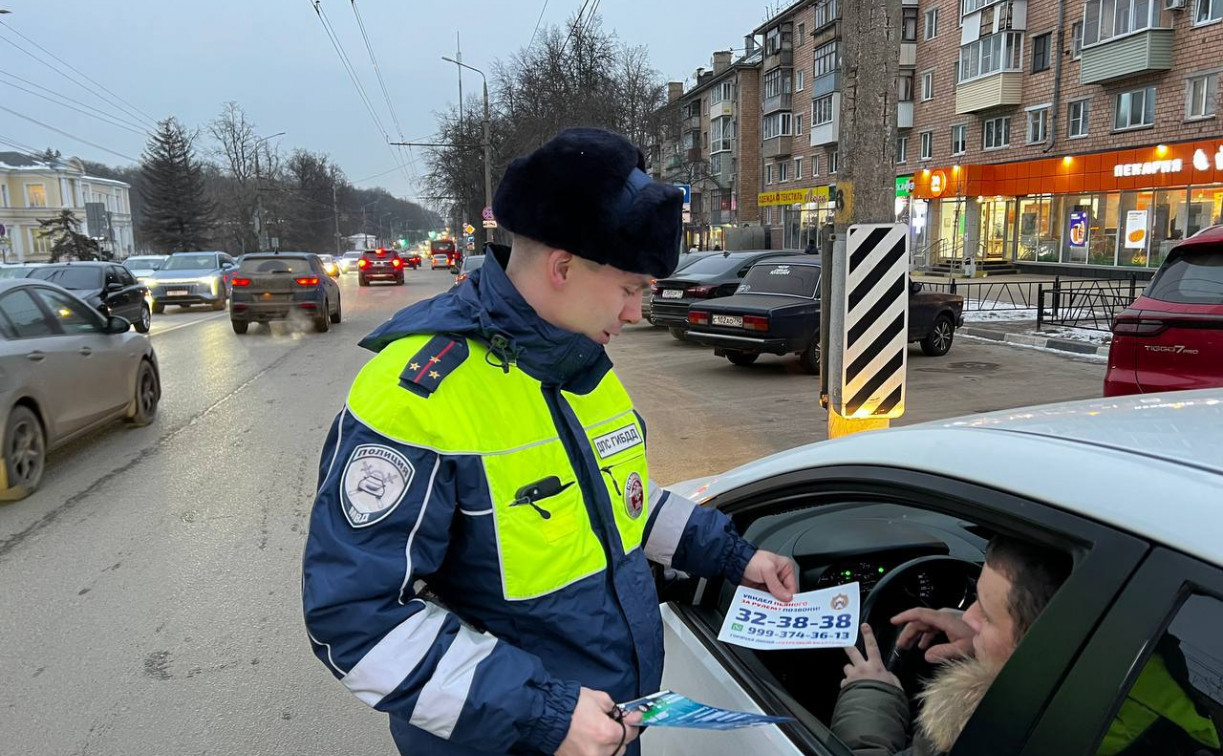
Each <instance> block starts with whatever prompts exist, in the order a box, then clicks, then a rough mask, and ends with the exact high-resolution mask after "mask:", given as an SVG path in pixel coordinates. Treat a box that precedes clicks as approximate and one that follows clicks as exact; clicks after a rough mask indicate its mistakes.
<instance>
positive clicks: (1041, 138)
mask: <svg viewBox="0 0 1223 756" xmlns="http://www.w3.org/2000/svg"><path fill="white" fill-rule="evenodd" d="M1048 138H1049V106H1047V105H1045V106H1042V107H1039V108H1035V109H1033V110H1029V111H1028V144H1043V143H1044V142H1046V141H1047V140H1048Z"/></svg>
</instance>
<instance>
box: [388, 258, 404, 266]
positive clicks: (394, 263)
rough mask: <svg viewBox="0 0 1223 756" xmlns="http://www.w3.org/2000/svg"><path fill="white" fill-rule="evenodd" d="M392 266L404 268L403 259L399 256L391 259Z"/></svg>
mask: <svg viewBox="0 0 1223 756" xmlns="http://www.w3.org/2000/svg"><path fill="white" fill-rule="evenodd" d="M391 267H392V268H402V267H403V260H400V259H399V258H398V257H396V258H395V259H394V260H391Z"/></svg>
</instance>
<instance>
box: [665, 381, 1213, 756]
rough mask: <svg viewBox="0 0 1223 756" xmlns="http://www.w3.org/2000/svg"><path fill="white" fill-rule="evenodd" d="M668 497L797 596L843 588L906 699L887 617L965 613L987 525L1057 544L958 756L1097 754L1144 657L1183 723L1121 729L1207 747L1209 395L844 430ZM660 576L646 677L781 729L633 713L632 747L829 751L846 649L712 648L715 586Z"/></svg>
mask: <svg viewBox="0 0 1223 756" xmlns="http://www.w3.org/2000/svg"><path fill="white" fill-rule="evenodd" d="M671 491H672V492H673V493H678V494H680V495H685V496H688V497H689V498H691V499H694V500H695V501H698V502H700V503H702V504H703V505H706V506H715V507H718V508H719V509H721V510H722V511H724V512H726V513H727V514H729V515H730V516H731V518H732V519H733V520H734V521H735V523H736V525H737V527H738V528H739V531H740V532H741V533H743V534H744V536H745V537H746V538H747V539H748V540H750V541H752V542H753V543H755V544H756V545H758V546H760V547H761V548H765V549H768V550H771V551H775V552H779V553H782V554H785V555H788V556H790V557H792V558H793V559H794V560H795V562H796V563H797V566H798V574H799V583H800V589H801V590H804V591H807V590H812V589H817V588H824V587H829V586H832V585H838V584H842V583H848V582H854V581H856V582H858V583H859V584H860V586H861V589H862V616H863V619H864V620H865V621H867V622H869V623H870V624H871V626H872V627H873V628H874V630H875V633H876V636H877V638H878V641H879V643H880V648H881V652H882V655H883V658H885V659H889V660H890V664H889V667H890V668H891V669H893V671H894V672H896V673H897V674H898V675H899V676H900V678H901V680H902V681H903V682H904V683H905V686H906V691H907V692H908V693H909V694H910V695H912V694H914V693H916V692H917V691H918V690H920V687H921V684H922V681H923V680H924V679H925V678H926V677H928V674H929V672H930V671H931V667H929V665H927V664H926V662H925V660H924V659H922V658H921V654H920V652H919V653H918V654H916V658H913V657H914V654H913V653H912V652H901V653H898V654H897V655H896V656H892V655H891V651H892V649H893V647H894V646H895V640H896V629H895V628H894V627H892V625H891V624H890V622H889V621H888V620H889V618H890V617H892V616H894V615H895V614H896V613H897V612H899V611H901V610H904V609H907V608H910V607H912V606H916V605H924V606H928V607H934V608H942V607H958V608H961V609H963V608H965V607H966V606H968V605H969V604H970V603H971V602H972V601H974V600H975V595H976V576H977V575H978V573H979V571H980V568H981V565H982V563H983V559H984V557H983V551H984V548H985V546H986V544H987V542H988V540H989V538H990V537H991V536H993V535H995V534H1005V535H1009V536H1011V537H1013V538H1018V539H1021V540H1028V541H1034V542H1039V543H1041V544H1042V545H1044V546H1046V547H1052V548H1054V549H1058V550H1063V551H1064V553H1066V554H1067V555H1068V556H1070V557H1072V559H1073V564H1074V568H1073V571H1072V572H1071V574H1070V576H1069V578H1068V579H1067V580H1066V582H1065V583H1064V584H1063V585H1062V586H1061V588H1060V589H1059V590H1058V592H1057V593H1056V594H1055V595H1054V596H1053V598H1052V600H1051V601H1050V603H1049V604H1048V606H1047V607H1046V609H1045V610H1044V612H1043V613H1042V614H1041V615H1040V617H1039V618H1038V619H1037V620H1036V622H1035V624H1034V625H1033V626H1032V628H1031V630H1030V631H1029V632H1028V633H1027V635H1026V636H1024V638H1023V640H1022V642H1021V643H1020V644H1019V646H1018V648H1017V649H1016V651H1015V653H1014V655H1013V656H1012V657H1011V658H1010V661H1009V662H1008V663H1007V664H1006V666H1005V667H1004V668H1003V669H1002V671H1001V673H1000V674H999V676H998V677H997V679H996V680H995V681H994V683H993V685H992V686H991V687H990V689H989V691H988V693H987V694H986V696H985V698H984V700H983V701H982V702H981V704H980V706H978V708H977V709H976V711H975V713H974V714H973V716H972V718H971V719H970V720H969V721H968V723H967V726H966V727H965V729H964V730H963V731H962V733H961V735H960V737H959V740H958V741H957V743H956V746H955V748H954V750H953V751H952V753H953V754H955V755H957V756H958V755H961V754H981V755H982V756H984V755H986V754H988V755H989V756H1004V755H1007V754H1016V755H1017V754H1025V755H1030V756H1037V755H1040V756H1045V755H1049V754H1059V755H1060V754H1096V753H1097V752H1098V750H1099V748H1100V745H1101V741H1102V739H1103V738H1104V735H1105V733H1106V732H1107V731H1108V730H1109V728H1110V726H1112V723H1113V721H1114V717H1116V716H1117V712H1118V707H1119V706H1121V704H1122V703H1123V701H1125V702H1126V703H1130V704H1131V705H1132V701H1130V700H1127V693H1129V692H1130V691H1131V687H1132V686H1133V684H1134V681H1135V680H1136V679H1137V677H1138V676H1139V674H1140V672H1145V671H1146V669H1147V666H1148V665H1150V666H1151V668H1152V669H1154V668H1155V667H1157V666H1159V665H1160V664H1162V667H1163V668H1166V674H1165V679H1164V681H1163V683H1162V684H1163V686H1164V687H1163V688H1162V690H1163V691H1165V692H1166V691H1168V690H1169V689H1170V690H1172V691H1175V692H1176V696H1177V697H1178V698H1177V700H1178V701H1180V702H1181V703H1183V704H1184V706H1183V707H1182V711H1181V715H1180V716H1181V717H1182V719H1184V718H1186V717H1188V718H1191V719H1193V720H1194V721H1196V722H1198V723H1199V728H1198V730H1197V732H1196V736H1195V737H1196V738H1197V739H1196V740H1193V739H1192V738H1190V739H1189V740H1186V741H1185V742H1187V743H1188V744H1189V745H1188V748H1187V750H1184V748H1185V746H1184V745H1183V744H1182V746H1176V747H1174V743H1175V741H1177V740H1178V739H1180V740H1185V738H1187V737H1189V736H1188V734H1187V733H1186V732H1185V731H1182V730H1181V729H1179V727H1178V725H1177V724H1176V723H1174V722H1171V721H1169V720H1168V719H1166V718H1161V716H1160V715H1159V714H1158V713H1156V714H1155V715H1154V716H1151V717H1146V715H1145V714H1144V715H1143V716H1144V717H1146V718H1145V719H1143V722H1144V724H1143V725H1141V726H1142V727H1147V726H1151V727H1154V726H1157V725H1158V726H1162V727H1164V730H1162V731H1161V733H1162V735H1161V738H1165V739H1163V740H1161V741H1160V742H1161V744H1163V743H1165V742H1166V743H1167V744H1168V746H1167V749H1161V750H1159V751H1158V753H1160V754H1164V753H1168V754H1182V753H1185V754H1216V755H1217V754H1219V753H1220V748H1219V735H1220V734H1221V733H1223V632H1220V628H1221V627H1223V390H1207V391H1199V392H1184V393H1171V394H1166V395H1145V396H1138V397H1122V398H1116V399H1097V400H1092V401H1085V402H1075V403H1066V404H1055V405H1048V406H1042V407H1035V408H1031V409H1020V410H1012V411H1005V412H997V413H992V414H986V415H979V416H974V417H968V418H963V419H958V420H950V421H945V422H939V423H933V424H924V425H917V426H910V427H905V428H899V429H894V430H888V431H877V432H871V433H864V434H859V435H855V436H852V437H849V438H845V439H841V440H837V441H830V442H824V443H818V444H814V445H812V446H807V447H803V448H799V449H795V450H793V451H789V452H785V453H782V454H778V455H775V456H772V457H768V458H766V459H762V460H759V461H757V462H753V463H751V464H748V465H745V466H743V467H740V468H738V469H736V470H733V471H731V472H729V473H726V474H725V475H721V476H718V477H715V478H711V479H706V480H699V481H692V482H689V483H685V484H681V485H678V486H673V487H671ZM659 584H660V593H661V598H662V600H663V601H664V605H663V607H662V611H663V619H664V623H663V624H664V631H665V643H666V653H667V662H666V667H665V672H664V678H663V686H664V688H667V689H670V690H674V691H675V692H677V693H681V694H684V695H687V696H689V697H691V698H695V699H697V700H699V701H702V702H704V703H708V704H712V705H716V706H722V707H725V708H729V709H735V710H742V711H752V712H757V713H766V714H772V715H784V716H789V717H792V718H793V719H794V722H793V723H788V724H782V725H769V726H766V727H760V728H755V729H746V730H737V731H733V732H718V733H705V732H693V731H682V730H673V729H665V728H653V729H650V730H647V731H646V732H645V733H644V734H643V735H642V742H643V749H644V751H645V752H647V753H665V754H668V756H682V755H683V754H691V755H692V756H720V755H721V754H727V755H729V754H736V755H738V754H752V756H768V755H770V754H841V755H842V756H844V755H845V754H848V753H849V752H848V751H847V750H845V748H844V745H843V744H841V743H840V742H839V741H838V740H837V739H836V737H835V736H834V735H833V734H832V733H831V732H830V730H829V728H828V723H829V721H830V717H831V714H832V711H833V707H834V705H835V703H836V699H837V694H838V692H839V686H840V683H841V680H842V678H843V673H842V667H843V666H844V665H845V663H846V661H847V659H846V657H845V653H844V652H843V651H842V650H841V649H838V648H833V649H820V650H781V651H752V650H748V649H745V648H741V647H738V646H729V645H726V644H724V643H721V642H719V641H718V640H717V636H718V631H719V628H720V627H721V624H722V620H723V616H724V614H725V613H726V610H727V606H728V603H729V601H730V598H731V596H732V594H733V590H732V588H731V587H730V586H729V585H726V584H723V583H722V582H720V581H707V580H696V579H693V578H688V577H686V576H683V575H682V574H676V573H674V572H673V571H667V572H666V573H664V574H662V575H660V580H659ZM1157 657H1158V658H1157ZM1160 672H1161V673H1164V670H1163V669H1161V670H1160ZM1135 695H1137V694H1135ZM1129 711H1130V712H1131V713H1132V711H1133V709H1132V708H1131V709H1130V710H1129ZM1130 726H1131V727H1133V726H1135V725H1132V723H1131V725H1130ZM1139 731H1141V730H1139ZM1178 749H1182V750H1178ZM1114 752H1115V751H1114ZM1129 752H1130V751H1126V753H1129ZM1136 752H1141V753H1143V754H1147V753H1155V751H1150V750H1141V749H1139V751H1136Z"/></svg>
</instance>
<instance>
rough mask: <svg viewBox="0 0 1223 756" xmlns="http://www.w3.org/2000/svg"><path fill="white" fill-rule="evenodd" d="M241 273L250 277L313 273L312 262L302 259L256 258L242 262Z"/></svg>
mask: <svg viewBox="0 0 1223 756" xmlns="http://www.w3.org/2000/svg"><path fill="white" fill-rule="evenodd" d="M238 270H239V272H241V273H244V274H246V275H249V276H264V275H270V274H274V273H294V274H297V273H313V272H314V271H313V269H312V268H311V267H310V261H309V260H306V259H305V258H302V257H255V258H247V259H245V260H243V261H242V267H241V268H239V269H238Z"/></svg>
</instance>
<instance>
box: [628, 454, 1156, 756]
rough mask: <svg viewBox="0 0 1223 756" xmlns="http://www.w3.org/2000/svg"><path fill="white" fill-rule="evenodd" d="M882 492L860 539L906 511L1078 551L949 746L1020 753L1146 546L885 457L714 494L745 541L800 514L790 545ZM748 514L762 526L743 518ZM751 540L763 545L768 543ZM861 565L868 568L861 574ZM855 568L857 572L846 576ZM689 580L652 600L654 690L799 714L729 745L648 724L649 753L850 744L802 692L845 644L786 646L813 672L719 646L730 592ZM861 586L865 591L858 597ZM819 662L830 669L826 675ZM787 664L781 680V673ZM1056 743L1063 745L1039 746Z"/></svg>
mask: <svg viewBox="0 0 1223 756" xmlns="http://www.w3.org/2000/svg"><path fill="white" fill-rule="evenodd" d="M885 502H886V503H890V504H891V506H894V507H896V508H898V509H900V510H901V511H902V513H901V514H892V515H888V516H886V517H885V516H882V515H880V516H877V517H873V519H872V522H877V523H886V526H884V525H880V526H879V529H878V530H873V531H872V530H869V527H873V526H863V527H866V528H868V529H867V530H865V531H863V532H864V533H866V534H867V536H866V537H867V539H868V540H870V539H884V540H886V538H887V537H888V534H889V532H890V530H891V529H892V528H899V527H908V523H910V522H914V521H915V520H916V515H918V514H921V515H923V516H926V515H927V513H928V514H929V516H944V517H948V518H962V520H963V521H965V522H967V523H969V524H970V525H971V527H970V528H969V532H973V533H975V532H998V531H1001V532H1013V533H1015V534H1022V535H1023V536H1025V537H1027V538H1029V539H1031V540H1034V541H1039V542H1041V543H1045V544H1050V545H1057V546H1063V547H1064V548H1066V549H1067V550H1068V551H1070V550H1074V549H1079V550H1081V552H1082V553H1080V554H1078V555H1077V556H1076V566H1075V569H1074V572H1073V573H1072V574H1071V576H1070V578H1069V579H1068V580H1067V581H1066V583H1065V584H1063V586H1062V588H1061V589H1060V590H1059V591H1058V593H1057V595H1056V596H1054V598H1053V600H1052V601H1051V602H1050V604H1049V606H1048V607H1047V608H1046V609H1045V611H1044V612H1043V613H1042V615H1041V617H1040V618H1039V619H1038V620H1037V622H1036V623H1035V624H1034V625H1033V627H1032V629H1031V630H1030V631H1029V632H1028V634H1027V635H1026V636H1025V638H1024V640H1023V642H1022V643H1021V644H1020V646H1019V647H1018V648H1017V649H1016V651H1015V654H1014V656H1012V658H1011V661H1010V662H1008V664H1007V665H1006V666H1005V667H1004V668H1003V670H1002V672H1001V673H1000V674H999V675H998V677H997V679H996V681H995V683H994V684H993V685H992V686H991V687H990V689H989V692H988V693H987V694H986V696H985V698H984V700H983V701H982V702H981V704H980V706H979V707H978V708H977V710H976V713H975V714H974V716H973V717H972V718H971V719H970V720H969V722H968V725H967V727H966V728H965V729H964V731H963V734H962V735H961V737H960V740H959V742H957V744H956V747H955V749H954V750H953V751H952V753H953V754H990V756H1004V755H1005V754H1018V753H1020V749H1021V748H1022V746H1023V742H1024V739H1025V736H1026V734H1027V732H1028V730H1029V728H1030V726H1031V725H1032V723H1033V721H1034V720H1035V719H1036V718H1037V717H1038V716H1039V715H1040V714H1041V712H1042V711H1043V710H1044V709H1045V704H1046V702H1047V700H1048V699H1049V697H1050V696H1051V695H1053V693H1054V691H1055V690H1056V688H1057V683H1058V682H1059V681H1060V679H1061V678H1062V675H1063V673H1064V671H1065V670H1066V669H1067V668H1069V667H1070V665H1071V663H1072V662H1073V660H1074V658H1075V656H1076V655H1077V654H1078V653H1079V650H1080V648H1081V647H1082V645H1083V643H1084V642H1085V641H1086V638H1087V637H1088V636H1089V634H1090V632H1091V631H1092V629H1093V627H1094V624H1095V622H1096V620H1097V619H1098V618H1099V617H1100V615H1101V614H1103V613H1104V612H1105V611H1106V610H1107V607H1108V605H1109V604H1110V603H1111V600H1112V598H1113V597H1114V596H1115V595H1116V594H1117V592H1118V591H1119V590H1120V589H1121V587H1122V586H1123V585H1124V582H1125V580H1126V579H1127V578H1128V576H1129V574H1130V573H1131V572H1132V570H1133V568H1134V566H1135V565H1136V564H1137V563H1138V561H1139V560H1140V559H1141V556H1142V554H1143V552H1144V550H1145V545H1144V544H1143V543H1142V542H1141V541H1138V540H1137V539H1133V538H1130V537H1128V536H1125V535H1124V534H1119V533H1117V532H1115V531H1113V530H1111V529H1109V528H1106V527H1103V526H1100V525H1097V524H1096V523H1094V522H1091V521H1088V520H1085V519H1082V518H1079V517H1075V516H1072V515H1069V514H1067V513H1065V512H1062V511H1059V510H1056V509H1053V508H1050V507H1046V506H1044V505H1041V504H1039V503H1037V502H1033V501H1030V500H1027V499H1023V498H1021V497H1017V496H1014V495H1011V494H1008V493H1005V492H1002V491H998V490H996V489H992V488H986V487H984V486H978V485H975V484H972V483H968V482H965V481H962V480H958V479H952V478H945V477H942V476H939V475H934V474H926V473H919V472H914V471H909V470H901V469H896V468H889V467H873V466H867V465H857V466H829V467H822V468H813V469H810V470H806V471H802V472H800V473H786V474H785V475H783V476H778V477H777V478H776V479H775V480H765V481H760V482H756V483H753V484H750V485H748V486H745V487H744V489H743V490H742V491H731V492H728V493H725V494H722V495H720V496H719V497H718V498H717V499H716V500H715V501H714V502H713V504H714V505H716V506H718V507H719V508H720V509H721V510H722V511H724V512H726V513H727V514H729V515H730V516H731V518H732V520H733V521H734V522H735V524H736V527H737V528H738V530H739V532H741V533H744V536H745V537H746V538H748V540H749V541H753V542H754V543H755V542H756V538H757V535H758V534H760V533H766V534H771V537H780V536H778V534H779V533H781V531H780V529H779V528H778V527H777V526H775V525H774V524H772V523H771V522H770V521H769V520H767V519H766V518H769V517H782V516H784V517H787V518H801V517H804V516H809V517H810V518H812V526H811V528H810V529H809V530H808V531H803V532H802V534H801V535H796V536H795V538H796V539H797V540H796V541H795V544H797V543H798V542H799V541H801V540H802V539H803V538H807V537H808V535H807V533H810V534H813V535H812V536H811V537H819V538H821V539H825V540H828V541H830V542H833V543H837V542H839V541H841V540H842V539H843V536H842V535H841V534H839V533H838V532H837V531H836V530H834V529H833V528H832V527H830V526H829V525H828V524H826V523H824V522H817V520H816V518H821V517H827V516H828V514H829V513H835V512H840V511H843V510H844V511H849V510H850V509H851V508H852V507H859V506H862V507H866V506H878V504H879V503H885ZM756 523H760V525H759V526H757V527H756V529H753V525H754V524H756ZM981 543H982V544H983V543H984V541H983V540H982V541H981ZM760 545H761V546H762V547H764V548H770V549H771V548H772V547H773V544H771V543H762V544H760ZM1083 545H1086V548H1084V546H1083ZM795 548H797V546H795ZM981 548H982V549H983V548H984V547H983V545H982V546H981ZM783 553H784V552H783ZM951 553H952V554H954V552H951ZM788 556H789V555H788ZM796 561H797V563H798V564H799V567H800V569H799V574H800V586H799V587H800V590H811V589H812V588H813V587H823V586H815V585H811V584H808V583H807V582H805V577H804V574H805V573H804V570H803V563H802V561H801V560H796ZM888 569H889V570H890V569H891V568H888ZM870 573H873V568H872V569H870V570H867V571H866V572H865V573H863V574H864V575H867V576H869V575H870ZM833 574H840V571H839V570H837V571H835V572H833ZM854 579H855V580H865V579H866V578H860V577H858V576H857V575H855V577H854ZM876 580H879V579H878V578H876ZM692 582H693V581H691V580H689V581H682V580H681V581H677V582H673V583H669V584H664V585H663V586H661V587H660V594H661V595H662V597H663V598H664V600H668V603H667V604H666V605H665V606H664V608H663V617H664V637H665V642H666V648H667V653H668V658H667V664H666V667H665V668H664V673H663V688H664V689H671V690H675V691H676V692H677V693H682V694H685V695H689V696H691V697H693V698H696V699H698V700H701V701H702V702H704V703H710V704H715V705H728V706H730V707H732V708H738V709H741V710H748V711H755V710H760V711H763V712H764V713H767V714H773V715H784V716H791V717H793V718H794V719H795V720H796V721H795V722H794V723H793V724H783V725H780V726H767V727H759V728H753V729H751V730H743V731H739V732H738V733H737V734H736V736H735V737H736V740H735V742H734V749H733V750H723V749H722V741H720V740H719V741H718V743H717V744H716V745H715V744H714V743H713V742H712V741H710V740H707V739H704V738H695V737H692V736H691V735H687V734H684V733H680V732H675V731H670V730H657V731H655V732H651V733H647V734H646V736H645V738H647V739H644V740H643V743H645V744H647V745H646V746H645V747H647V748H649V749H651V750H654V751H657V752H660V753H668V754H671V753H678V754H692V756H709V754H710V753H711V752H713V753H728V754H729V753H751V754H788V753H793V752H794V750H793V749H795V748H797V749H798V752H800V753H804V754H813V753H814V754H824V753H835V754H845V753H848V751H846V750H845V747H844V745H843V744H842V743H840V741H839V740H837V738H836V737H835V736H834V735H833V734H832V733H831V731H830V730H829V729H828V726H827V725H828V721H829V719H830V711H828V710H827V709H828V708H829V707H828V706H827V705H824V709H825V710H824V711H818V712H817V711H816V710H815V709H813V708H812V707H811V704H809V703H807V702H808V701H812V700H820V701H825V702H826V701H827V700H829V698H830V697H831V699H832V700H835V696H836V691H837V688H838V686H839V683H840V675H839V673H838V671H839V669H840V666H841V665H842V664H843V663H844V661H845V659H844V653H843V651H841V650H839V649H823V650H819V651H814V652H811V651H808V652H797V653H808V654H811V653H814V654H825V655H831V656H825V657H824V658H823V659H822V660H821V664H822V667H821V669H822V670H823V672H822V674H817V673H816V672H814V671H812V670H813V667H812V666H811V665H812V663H811V662H810V658H811V657H792V658H795V659H799V661H798V662H797V663H788V662H787V660H786V659H785V658H782V657H779V656H773V657H769V656H768V655H769V654H794V653H796V652H790V651H759V652H757V651H751V650H749V649H745V648H741V647H738V646H732V645H728V644H724V643H721V642H719V641H718V640H717V636H718V631H719V629H720V628H721V624H722V619H723V616H724V613H725V608H724V605H725V602H726V596H728V595H729V593H728V591H730V590H732V589H731V588H730V587H729V586H725V585H723V584H721V581H705V580H701V581H697V582H696V587H695V588H692V586H691V583H692ZM863 584H865V582H864V583H863ZM689 594H690V595H689ZM868 595H869V591H868V592H867V594H866V595H864V600H865V598H866V597H867V596H868ZM960 608H963V607H960ZM673 652H674V653H673ZM838 655H839V656H838ZM779 669H785V670H787V671H786V672H779V671H778V670H779ZM828 670H832V672H831V674H829V672H828ZM786 675H789V678H788V679H786V680H785V681H784V682H783V678H784V677H785V676H786ZM795 681H799V683H795ZM806 681H809V682H806ZM795 684H803V685H811V686H816V687H813V688H812V691H803V690H798V689H795V688H794V687H793V686H794V685H795ZM819 686H823V687H819ZM651 740H652V744H651ZM1055 752H1060V751H1057V750H1056V749H1054V750H1050V751H1047V752H1046V753H1055Z"/></svg>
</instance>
